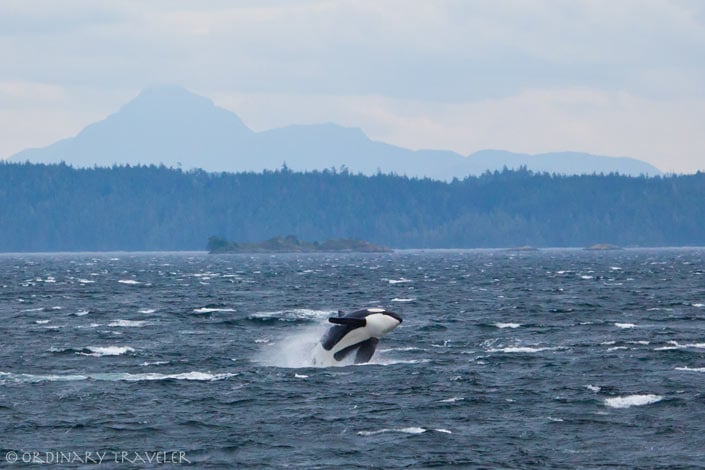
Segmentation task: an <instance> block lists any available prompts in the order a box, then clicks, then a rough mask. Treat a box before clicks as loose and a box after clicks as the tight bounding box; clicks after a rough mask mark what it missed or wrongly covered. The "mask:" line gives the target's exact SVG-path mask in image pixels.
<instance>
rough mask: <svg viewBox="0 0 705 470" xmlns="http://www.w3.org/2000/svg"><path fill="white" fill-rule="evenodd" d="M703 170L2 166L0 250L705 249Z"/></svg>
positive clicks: (704, 186) (15, 164)
mask: <svg viewBox="0 0 705 470" xmlns="http://www.w3.org/2000/svg"><path fill="white" fill-rule="evenodd" d="M703 221H705V173H697V174H694V175H673V176H663V177H650V178H649V177H627V176H620V175H614V174H611V175H591V176H585V175H584V176H556V175H548V174H534V173H532V172H530V171H526V170H518V171H509V170H505V171H501V172H494V173H486V174H484V175H482V176H478V177H468V178H466V179H464V180H454V181H452V182H450V183H446V182H440V181H435V180H430V179H412V178H407V177H404V176H396V175H385V174H377V175H375V176H362V175H355V174H350V173H348V172H346V171H335V170H326V171H320V172H309V173H298V172H292V171H290V170H288V169H287V168H286V167H283V168H282V169H281V170H278V171H269V172H264V173H206V172H204V171H189V172H185V171H181V170H179V169H172V168H166V167H157V166H114V167H112V168H90V169H76V168H72V167H70V166H68V165H65V164H58V165H43V164H30V163H1V164H0V227H1V229H0V251H1V252H16V251H17V252H27V251H111V250H135V251H142V250H204V249H205V248H206V243H207V240H208V238H209V237H210V236H212V235H217V236H220V237H223V238H225V239H228V240H238V241H243V242H258V241H261V240H267V239H270V238H272V237H276V236H279V235H282V234H293V235H295V236H297V237H299V238H301V239H304V240H325V239H343V238H346V239H362V240H369V241H370V242H372V243H376V244H380V245H386V246H390V247H393V248H483V247H486V248H492V247H512V246H521V245H531V246H536V247H582V246H588V245H592V244H596V243H610V244H615V245H620V246H626V247H628V246H693V245H705V228H704V227H703Z"/></svg>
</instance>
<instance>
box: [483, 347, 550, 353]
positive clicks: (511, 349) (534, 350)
mask: <svg viewBox="0 0 705 470" xmlns="http://www.w3.org/2000/svg"><path fill="white" fill-rule="evenodd" d="M558 349H560V348H550V347H531V346H509V347H506V348H496V349H488V350H487V352H503V353H527V354H531V353H537V352H542V351H556V350H558Z"/></svg>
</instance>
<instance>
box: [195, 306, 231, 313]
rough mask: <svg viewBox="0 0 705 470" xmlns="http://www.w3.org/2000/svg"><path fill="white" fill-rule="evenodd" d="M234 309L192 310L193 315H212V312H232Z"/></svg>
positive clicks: (208, 308) (204, 308)
mask: <svg viewBox="0 0 705 470" xmlns="http://www.w3.org/2000/svg"><path fill="white" fill-rule="evenodd" d="M234 311H235V309H232V308H215V307H214V308H210V307H201V308H194V309H193V313H214V312H234Z"/></svg>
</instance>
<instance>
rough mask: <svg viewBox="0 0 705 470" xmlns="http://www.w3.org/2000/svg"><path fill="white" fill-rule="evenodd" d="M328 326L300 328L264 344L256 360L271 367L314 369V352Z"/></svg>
mask: <svg viewBox="0 0 705 470" xmlns="http://www.w3.org/2000/svg"><path fill="white" fill-rule="evenodd" d="M326 328H327V326H326V325H323V324H322V325H316V326H308V327H304V328H298V329H296V331H295V332H294V333H292V334H290V335H288V336H286V337H284V338H282V339H280V340H278V341H272V342H269V343H265V344H263V349H262V350H261V351H260V352H259V354H257V356H256V357H255V360H256V361H257V362H259V363H261V364H263V365H266V366H271V367H286V368H291V369H298V368H302V367H313V357H312V351H313V349H314V347H315V346H316V344H317V343H318V341H319V340H320V339H321V336H322V335H323V333H324V332H325V331H326Z"/></svg>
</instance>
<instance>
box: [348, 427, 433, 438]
mask: <svg viewBox="0 0 705 470" xmlns="http://www.w3.org/2000/svg"><path fill="white" fill-rule="evenodd" d="M426 431H428V429H426V428H420V427H416V426H412V427H408V428H384V429H378V430H376V431H358V433H357V434H358V435H359V436H375V435H377V434H382V433H385V432H401V433H404V434H422V433H424V432H426Z"/></svg>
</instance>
